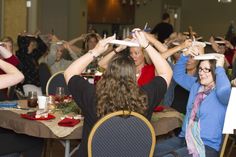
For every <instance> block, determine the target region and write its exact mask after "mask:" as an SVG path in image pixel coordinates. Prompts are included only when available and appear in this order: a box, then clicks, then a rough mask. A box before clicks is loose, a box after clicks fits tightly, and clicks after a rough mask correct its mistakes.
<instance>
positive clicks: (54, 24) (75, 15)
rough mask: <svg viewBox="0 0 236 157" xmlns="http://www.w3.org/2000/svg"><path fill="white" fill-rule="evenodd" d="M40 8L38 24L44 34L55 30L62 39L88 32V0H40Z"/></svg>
mask: <svg viewBox="0 0 236 157" xmlns="http://www.w3.org/2000/svg"><path fill="white" fill-rule="evenodd" d="M38 8H39V12H38V14H39V15H38V25H39V29H40V30H41V32H43V33H44V34H45V33H52V31H53V32H54V33H55V34H56V35H57V36H58V37H59V38H60V39H63V40H70V39H72V38H74V37H76V36H78V35H80V34H82V33H84V32H86V28H87V1H86V0H40V1H38Z"/></svg>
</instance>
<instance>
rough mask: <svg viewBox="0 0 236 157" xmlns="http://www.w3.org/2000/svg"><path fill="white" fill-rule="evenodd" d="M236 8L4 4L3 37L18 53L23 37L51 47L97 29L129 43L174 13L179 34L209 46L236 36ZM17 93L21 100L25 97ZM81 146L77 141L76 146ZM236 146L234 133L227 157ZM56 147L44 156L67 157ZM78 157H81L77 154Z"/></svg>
mask: <svg viewBox="0 0 236 157" xmlns="http://www.w3.org/2000/svg"><path fill="white" fill-rule="evenodd" d="M235 10H236V0H0V39H2V38H3V37H6V36H9V37H11V38H12V39H13V47H14V51H13V54H14V53H15V51H17V50H18V48H19V45H18V43H17V42H18V41H17V37H18V36H19V34H21V35H22V34H28V35H31V34H35V33H36V34H37V35H39V36H40V37H41V38H42V40H43V42H45V44H46V45H47V46H48V45H49V44H50V41H49V40H51V36H50V35H55V36H56V37H57V39H58V41H71V40H72V39H78V38H79V37H81V35H83V34H87V33H90V32H93V31H94V32H96V33H98V34H99V35H100V36H101V37H108V36H112V35H113V34H116V38H117V39H123V38H125V37H127V36H129V35H130V32H131V31H132V29H133V28H140V29H145V30H146V31H148V32H150V31H151V30H153V28H154V27H155V26H156V25H157V24H158V23H160V22H161V21H162V15H163V14H164V13H168V14H169V15H170V24H171V25H172V26H173V31H174V32H182V33H187V34H188V33H189V30H190V28H191V30H192V32H194V34H196V36H197V37H199V39H200V40H201V41H203V42H204V41H206V42H209V39H210V37H211V36H213V37H222V38H225V37H226V36H227V35H228V34H229V33H232V34H234V35H236V32H235V28H236V24H235V21H236V16H235ZM84 40H85V39H82V40H81V39H80V40H79V39H78V41H77V42H75V46H76V47H77V48H79V49H80V48H81V49H82V48H83V47H84ZM76 55H77V57H78V56H80V53H79V52H78V53H77V54H76ZM43 94H44V93H43ZM15 95H16V96H17V98H19V93H18V94H15ZM169 135H170V134H167V135H163V136H160V137H157V139H160V140H162V139H163V138H166V137H167V136H169ZM78 143H79V141H78V140H72V141H71V144H72V147H75V146H77V144H78ZM235 146H236V137H235V136H234V135H232V136H230V138H229V140H228V142H227V146H226V151H225V157H226V155H227V157H235V156H236V147H235ZM50 147H51V149H46V152H44V156H45V157H49V156H52V157H60V156H64V147H63V146H62V144H61V143H60V142H59V141H58V140H53V142H52V143H51V145H50ZM47 148H48V147H47ZM0 149H1V148H0ZM75 156H78V155H77V154H76V153H75V154H74V155H72V157H75Z"/></svg>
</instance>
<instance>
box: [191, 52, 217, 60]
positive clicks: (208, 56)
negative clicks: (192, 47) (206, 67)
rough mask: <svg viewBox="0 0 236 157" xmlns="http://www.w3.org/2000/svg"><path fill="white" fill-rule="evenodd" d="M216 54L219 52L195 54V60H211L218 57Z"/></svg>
mask: <svg viewBox="0 0 236 157" xmlns="http://www.w3.org/2000/svg"><path fill="white" fill-rule="evenodd" d="M216 54H218V53H209V54H203V55H199V56H194V59H195V60H211V59H216V56H215V55H216Z"/></svg>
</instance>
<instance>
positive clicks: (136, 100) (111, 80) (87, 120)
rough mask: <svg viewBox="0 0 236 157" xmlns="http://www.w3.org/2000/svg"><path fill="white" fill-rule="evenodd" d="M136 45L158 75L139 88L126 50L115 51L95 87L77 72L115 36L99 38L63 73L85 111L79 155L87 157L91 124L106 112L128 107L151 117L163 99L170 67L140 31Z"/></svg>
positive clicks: (104, 48)
mask: <svg viewBox="0 0 236 157" xmlns="http://www.w3.org/2000/svg"><path fill="white" fill-rule="evenodd" d="M134 36H135V38H136V39H137V41H138V43H139V45H140V46H141V47H142V48H145V49H146V51H147V54H148V55H149V57H150V58H151V60H152V62H153V64H154V66H155V70H156V71H157V72H158V74H159V76H155V77H154V79H153V80H152V81H150V82H149V83H148V84H146V85H143V86H141V87H139V86H138V85H137V83H136V81H137V77H136V66H135V61H134V59H133V58H132V57H130V56H129V55H127V54H125V53H122V52H121V53H117V54H115V55H114V56H113V57H112V58H111V59H110V60H109V63H108V64H107V68H106V70H105V72H104V74H103V75H102V78H101V79H100V80H99V81H98V82H97V84H96V87H95V85H93V84H90V83H89V82H88V81H87V80H85V79H84V78H83V77H82V76H80V74H81V73H82V72H83V71H84V69H86V66H88V65H89V64H90V63H91V62H92V61H93V60H94V59H96V58H97V57H98V56H100V55H102V54H103V53H104V52H105V51H106V50H107V49H108V44H109V42H111V41H112V40H114V39H115V36H112V37H108V38H105V39H102V40H100V41H99V42H98V44H97V45H96V46H95V48H94V49H92V50H90V51H89V52H88V53H86V54H85V55H83V56H81V57H80V58H78V59H77V60H76V61H74V62H73V63H72V64H71V65H70V66H69V67H68V68H67V70H66V71H65V72H64V76H65V79H66V82H67V84H68V88H69V90H70V93H71V94H72V97H73V98H74V100H75V102H76V103H77V104H78V106H79V107H80V108H81V109H82V112H83V113H84V125H83V135H82V142H81V145H80V148H79V153H78V154H79V155H80V156H82V157H84V156H87V140H88V136H89V133H90V131H91V129H92V127H93V125H94V124H95V123H96V122H97V121H98V120H99V119H100V118H101V117H103V116H105V115H106V114H108V113H111V112H115V111H118V110H129V111H135V112H138V113H140V114H143V115H144V116H145V117H147V118H148V119H149V120H150V119H151V116H152V113H153V109H154V108H155V107H156V105H157V104H159V103H160V101H161V100H162V99H163V97H164V94H165V92H166V89H167V87H168V85H169V83H170V80H171V77H172V70H171V68H170V67H169V65H168V63H167V62H166V60H165V59H164V58H162V56H161V55H160V54H159V53H158V52H157V51H156V49H154V48H153V47H152V45H150V44H149V42H148V40H147V39H146V38H145V35H144V33H143V32H141V31H140V30H136V31H134Z"/></svg>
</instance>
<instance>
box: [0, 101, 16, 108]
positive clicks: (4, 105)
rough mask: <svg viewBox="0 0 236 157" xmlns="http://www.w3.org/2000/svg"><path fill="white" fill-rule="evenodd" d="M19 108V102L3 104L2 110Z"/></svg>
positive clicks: (0, 105)
mask: <svg viewBox="0 0 236 157" xmlns="http://www.w3.org/2000/svg"><path fill="white" fill-rule="evenodd" d="M15 107H17V102H1V103H0V108H15Z"/></svg>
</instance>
